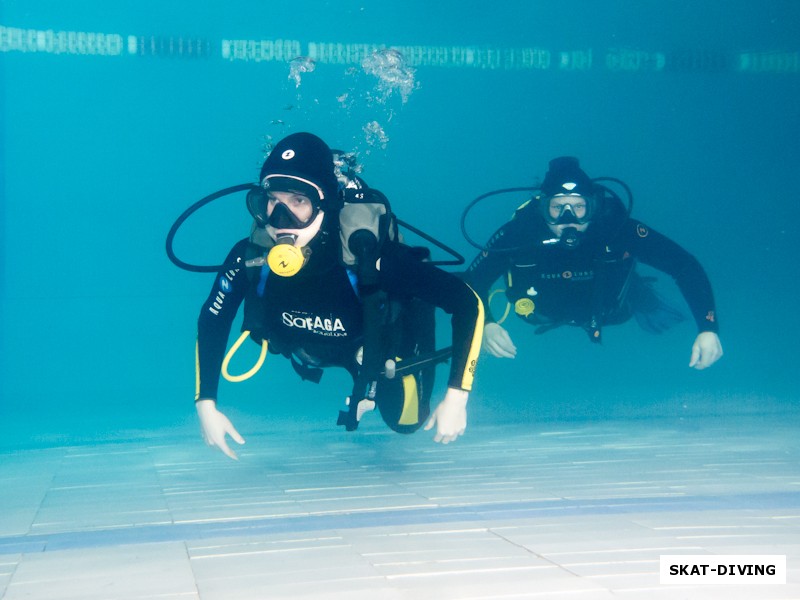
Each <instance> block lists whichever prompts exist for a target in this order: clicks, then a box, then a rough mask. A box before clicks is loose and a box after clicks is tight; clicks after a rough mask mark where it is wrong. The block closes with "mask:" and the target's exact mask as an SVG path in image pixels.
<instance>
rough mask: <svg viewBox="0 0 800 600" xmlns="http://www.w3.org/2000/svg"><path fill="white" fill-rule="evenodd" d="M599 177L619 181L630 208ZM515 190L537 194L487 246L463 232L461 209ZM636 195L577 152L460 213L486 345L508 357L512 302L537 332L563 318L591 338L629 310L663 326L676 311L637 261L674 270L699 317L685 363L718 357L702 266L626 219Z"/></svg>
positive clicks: (652, 325)
mask: <svg viewBox="0 0 800 600" xmlns="http://www.w3.org/2000/svg"><path fill="white" fill-rule="evenodd" d="M603 182H614V183H616V184H618V185H619V186H621V187H622V188H624V190H625V192H626V193H627V195H628V205H627V207H626V206H625V203H624V202H623V201H622V199H621V198H620V195H619V194H618V193H617V192H615V191H614V189H612V187H609V186H608V185H605V184H604V183H603ZM521 189H526V190H532V191H534V192H538V193H537V194H536V195H535V196H534V197H533V198H532V199H531V200H529V201H528V202H526V203H525V204H523V205H522V206H520V207H519V208H518V209H517V210H516V212H515V213H514V216H513V217H512V219H511V221H509V222H508V223H506V224H504V225H503V226H502V227H501V228H500V229H499V230H498V231H497V232H496V233H495V234H494V235H493V236H492V237H491V238H490V239H489V241H488V243H487V244H486V245H485V246H483V247H482V246H480V245H478V244H475V243H474V242H473V241H472V240H471V239H470V238H469V236H468V235H467V233H466V229H464V221H465V218H466V214H467V212H468V211H469V210H470V208H471V207H472V206H474V205H475V204H476V203H477V202H478V201H480V200H482V199H484V198H485V197H488V196H491V195H495V194H499V193H505V192H510V191H520V190H521ZM632 202H633V198H632V195H631V193H630V190H629V188H628V186H627V185H625V184H624V183H623V182H621V181H620V180H618V179H614V178H610V177H602V178H596V179H591V178H589V176H588V175H587V174H586V173H585V172H584V171H583V170H582V169H581V167H580V164H579V161H578V159H577V158H575V157H571V156H563V157H559V158H555V159H553V160H551V161H550V164H549V170H548V171H547V173H546V175H545V178H544V180H543V182H542V184H541V186H540V187H538V188H510V189H508V190H498V191H497V192H490V193H489V194H484V195H483V196H480V197H479V198H477V199H476V200H475V201H474V202H473V203H472V204H471V205H470V206H468V207H467V209H466V211H465V212H464V215H463V216H462V230H463V231H464V235H465V236H466V237H467V240H468V241H469V242H470V243H472V244H473V245H476V246H477V247H479V248H481V252H480V253H479V254H478V255H477V256H476V257H475V259H474V260H473V261H472V264H471V265H470V266H469V268H468V269H467V271H466V273H465V274H464V280H465V281H466V282H467V283H468V284H469V285H470V287H472V288H473V289H474V290H475V291H476V292H477V293H478V295H479V296H480V297H481V299H482V300H483V303H484V305H485V306H486V323H485V327H484V331H483V344H484V347H485V349H486V350H487V351H488V352H489V353H490V354H491V355H493V356H496V357H502V358H514V357H515V356H516V352H517V349H516V346H515V345H514V343H513V341H512V339H511V337H510V335H509V334H508V332H507V331H506V329H505V328H503V327H502V326H501V325H500V323H502V321H503V320H504V319H505V316H507V314H508V313H509V312H510V310H511V308H512V307H513V309H514V312H515V313H516V315H517V317H518V318H520V319H521V320H523V321H525V322H526V323H529V324H531V325H533V326H534V327H535V328H536V329H535V331H536V333H544V332H546V331H549V330H550V329H553V328H555V327H559V326H562V325H572V326H578V327H581V328H583V329H584V330H585V331H586V332H587V333H588V335H589V339H590V340H591V341H593V342H600V341H601V340H602V330H603V327H604V326H605V325H616V324H620V323H623V322H625V321H628V320H629V319H630V318H631V317H634V318H635V319H636V321H637V322H638V323H639V325H640V326H641V327H642V328H643V329H645V330H647V331H650V332H653V333H661V332H663V331H665V330H666V329H668V328H669V327H671V326H672V325H674V324H676V323H678V322H680V321H682V320H683V319H684V317H683V315H682V314H681V313H680V312H679V311H677V310H676V309H675V308H673V307H671V306H669V305H668V304H667V303H666V302H664V300H662V299H661V298H660V297H659V296H658V295H657V294H656V292H655V290H654V289H653V281H654V279H653V278H647V277H643V276H641V275H640V274H639V273H638V272H637V270H636V263H637V262H638V261H641V262H642V263H644V264H646V265H650V266H652V267H654V268H656V269H658V270H660V271H662V272H664V273H667V274H669V275H671V276H672V277H673V279H674V280H675V282H676V283H677V285H678V288H679V289H680V291H681V293H682V294H683V297H684V299H685V300H686V303H687V305H688V306H689V309H690V310H691V313H692V315H693V317H694V320H695V323H696V324H697V330H698V335H697V338H696V339H695V341H694V344H693V345H692V352H691V358H690V361H689V366H690V367H693V368H695V369H705V368H706V367H710V366H711V365H712V364H714V363H715V362H716V361H717V360H718V359H719V358H720V357H721V356H722V346H721V344H720V340H719V337H718V323H717V318H716V310H715V306H714V297H713V293H712V289H711V284H710V283H709V280H708V277H707V276H706V273H705V271H704V270H703V268H702V266H701V265H700V263H699V262H698V261H697V260H696V259H695V258H694V257H693V256H692V255H691V254H689V253H688V252H687V251H686V250H684V249H683V248H681V247H680V246H679V245H678V244H676V243H675V242H673V241H671V240H670V239H668V238H666V237H665V236H663V235H662V234H660V233H658V232H656V231H654V230H653V229H651V228H650V227H648V226H647V225H645V224H644V223H641V222H640V221H637V220H635V219H632V218H631V217H630V211H631V208H632ZM501 277H505V279H506V281H505V283H506V289H505V295H506V298H507V301H508V305H507V308H506V315H504V316H503V318H502V319H501V320H500V321H496V320H495V319H494V318H493V317H492V314H491V309H490V306H489V300H490V289H491V288H492V286H493V284H494V283H495V282H496V281H497V280H498V279H500V278H501Z"/></svg>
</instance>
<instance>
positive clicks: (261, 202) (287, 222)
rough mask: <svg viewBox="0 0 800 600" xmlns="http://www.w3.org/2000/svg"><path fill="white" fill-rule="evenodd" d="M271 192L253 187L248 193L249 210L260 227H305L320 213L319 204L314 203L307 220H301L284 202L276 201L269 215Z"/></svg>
mask: <svg viewBox="0 0 800 600" xmlns="http://www.w3.org/2000/svg"><path fill="white" fill-rule="evenodd" d="M268 203H269V192H267V191H266V190H264V189H262V188H260V187H259V188H253V189H252V190H250V191H249V192H248V194H247V210H249V211H250V214H251V215H252V216H253V219H255V221H256V223H257V224H258V225H259V227H266V226H267V225H271V226H272V227H274V228H275V229H305V228H306V227H308V226H309V225H311V223H313V222H314V219H316V217H317V215H318V214H319V205H317V204H315V205H314V210H313V212H312V213H311V216H310V217H309V218H308V220H307V221H305V222H304V221H301V220H300V219H298V218H297V216H296V215H295V214H294V213H293V212H292V211H291V209H290V208H289V207H288V206H286V205H285V204H284V203H283V202H276V203H275V208H273V209H272V214H271V215H269V216H267V204H268Z"/></svg>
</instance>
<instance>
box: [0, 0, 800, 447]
mask: <svg viewBox="0 0 800 600" xmlns="http://www.w3.org/2000/svg"><path fill="white" fill-rule="evenodd" d="M162 4H163V3H156V2H137V3H125V4H123V5H121V6H116V7H110V6H108V5H107V4H105V3H96V2H81V3H78V5H77V6H69V8H68V9H67V8H62V7H59V5H58V4H57V3H55V2H45V1H24V2H23V1H22V0H7V1H6V2H5V3H4V4H3V6H2V8H0V25H1V26H3V27H4V28H5V29H4V30H3V32H2V33H3V35H2V37H0V47H2V52H0V61H1V62H0V65H1V68H2V81H3V85H2V96H0V102H1V103H2V104H0V114H2V135H3V143H2V146H0V151H1V152H2V164H3V168H2V175H1V176H2V183H3V186H2V189H3V197H2V202H3V209H2V219H3V221H2V223H3V242H2V252H3V260H2V269H3V271H2V295H0V297H2V306H0V309H1V312H2V343H3V348H2V357H1V358H0V360H2V397H0V422H1V423H2V424H1V425H0V432H2V441H0V446H6V447H9V448H15V447H19V446H20V445H37V444H42V445H46V444H53V443H71V442H81V441H85V440H98V439H108V438H114V437H124V436H135V435H137V432H150V431H153V430H163V429H167V430H168V429H170V428H181V427H187V426H189V424H191V423H192V420H193V418H194V409H193V406H192V399H193V393H194V335H195V321H196V317H197V313H198V311H199V307H200V303H201V302H202V301H203V299H204V298H205V295H206V293H207V291H208V289H209V287H210V285H211V282H212V276H209V275H196V274H190V273H186V272H183V271H180V270H178V269H177V268H175V267H174V266H173V265H172V264H171V263H170V262H169V261H168V260H167V257H166V254H165V252H164V238H165V235H166V232H167V231H168V229H169V227H170V225H171V224H172V222H173V221H174V219H175V218H176V217H177V216H178V215H179V214H180V213H181V212H182V210H183V209H184V208H185V207H186V206H188V205H189V204H190V203H192V202H194V201H195V200H197V199H199V198H200V197H202V196H204V195H206V194H209V193H211V192H213V191H215V190H217V189H220V188H223V187H227V186H230V185H234V184H238V183H243V182H248V181H253V180H254V179H255V177H256V174H257V169H258V167H259V165H260V163H261V161H262V160H263V157H264V151H265V144H266V143H268V142H269V140H270V139H271V140H277V139H279V138H280V137H282V136H283V135H285V134H287V133H290V132H292V131H304V130H305V131H312V132H315V133H317V134H318V135H320V136H321V137H323V138H324V139H326V140H327V141H328V142H329V143H330V144H331V145H332V146H337V147H340V148H343V149H348V150H349V149H354V150H357V151H359V156H360V160H361V162H362V164H363V165H364V172H363V175H364V177H365V179H367V181H368V182H370V183H371V184H372V185H374V186H375V187H378V188H380V189H382V190H383V191H384V192H385V193H386V194H387V195H388V196H389V197H390V199H391V200H392V202H393V205H394V208H395V210H396V211H397V212H398V213H399V214H400V216H401V217H403V218H405V219H406V220H409V221H411V222H412V223H413V224H415V225H417V226H418V227H421V228H423V229H425V230H426V231H428V232H430V233H433V234H435V235H436V236H437V237H438V238H440V239H441V240H442V241H444V242H446V243H448V244H451V245H453V246H454V247H455V248H457V249H458V250H459V251H460V252H462V253H463V254H464V255H465V256H467V257H468V260H470V259H471V258H472V255H473V250H472V248H471V247H470V246H468V245H467V243H466V242H465V241H464V240H463V239H462V237H461V234H460V231H459V218H460V215H461V211H462V210H463V208H464V206H465V205H466V204H467V203H468V202H469V201H470V200H471V199H472V198H474V197H475V196H477V195H478V194H481V193H483V192H487V191H489V190H492V189H495V188H499V187H510V186H520V185H530V184H532V183H534V181H535V180H536V178H537V177H539V176H541V175H542V174H543V172H544V170H545V168H546V166H547V161H548V160H549V159H550V158H552V157H554V156H558V155H563V154H574V155H576V156H579V157H580V158H581V161H582V164H583V165H584V167H585V168H586V170H587V171H588V172H589V173H590V174H591V175H593V176H600V175H609V176H615V177H619V178H622V179H624V180H625V181H626V182H627V183H628V184H629V185H630V186H631V187H632V188H633V191H634V194H635V197H636V205H635V209H634V215H635V216H637V217H638V218H640V219H642V220H643V221H644V222H646V223H647V224H649V225H650V226H652V227H653V228H655V229H657V230H659V231H661V232H663V233H665V234H667V235H668V236H670V237H671V238H672V239H674V240H675V241H677V242H678V243H680V244H682V245H683V246H684V247H686V248H687V249H689V250H690V251H691V252H693V253H694V254H695V255H696V256H697V257H698V258H699V259H700V261H701V262H702V264H703V265H704V266H705V268H706V270H707V272H708V274H709V276H710V278H711V281H712V284H713V285H714V289H715V294H716V298H717V304H718V313H719V317H720V322H721V339H722V343H723V347H724V349H725V352H726V354H725V356H724V358H723V359H722V360H721V361H720V362H719V363H718V364H717V365H715V366H714V367H713V368H711V369H710V370H708V371H704V372H695V371H693V370H690V369H688V368H687V366H686V365H687V364H688V361H689V353H690V347H691V343H692V341H693V339H694V335H695V332H694V331H693V325H691V324H690V323H688V322H687V323H685V324H684V325H681V326H680V327H678V328H676V329H675V330H673V331H671V332H669V333H668V334H665V335H663V336H660V337H654V336H649V335H647V334H644V333H643V332H641V331H639V330H638V329H637V327H636V326H635V324H633V323H630V324H626V325H624V326H621V327H615V328H609V330H608V331H607V332H606V336H605V342H604V345H603V346H602V347H596V346H593V345H590V344H589V343H588V342H587V341H586V339H585V335H584V334H583V333H582V332H580V331H568V330H563V331H553V332H550V333H549V334H547V335H545V336H537V337H535V338H534V337H533V336H531V335H530V331H529V330H527V329H524V328H523V327H522V326H521V325H520V324H517V323H511V324H510V325H509V330H510V332H511V334H512V336H514V339H515V342H516V343H517V346H518V348H519V353H518V357H517V359H516V360H514V361H501V360H498V359H493V358H490V357H483V359H482V362H481V365H480V370H479V373H478V379H477V381H476V386H475V390H474V393H473V395H472V400H471V411H470V421H471V424H473V425H480V424H481V423H484V424H492V425H493V424H497V423H500V422H504V421H509V420H510V421H515V422H531V423H535V422H537V421H539V420H546V419H556V418H572V419H592V420H594V419H605V418H612V417H613V418H619V417H622V418H626V417H635V418H651V417H661V416H666V417H676V418H685V419H702V418H703V417H704V416H706V415H711V414H713V415H724V414H727V413H731V414H740V413H761V412H763V413H769V414H775V413H778V414H783V413H786V414H788V413H795V412H796V410H797V395H798V379H799V378H800V375H798V369H797V368H796V367H795V366H794V364H793V358H792V357H793V356H794V355H795V352H796V349H795V346H796V340H797V339H798V337H799V335H798V334H800V324H799V323H798V318H797V316H796V309H795V298H796V296H797V291H798V284H797V278H798V269H797V266H796V262H795V260H796V256H797V250H798V244H797V239H798V233H799V232H798V217H800V214H799V213H800V210H798V205H797V203H796V202H795V201H794V197H795V196H796V195H797V191H796V188H797V173H798V172H800V146H799V145H798V141H797V140H798V139H800V137H799V135H800V119H799V117H800V114H799V113H800V101H799V100H800V93H799V92H800V67H798V56H797V52H798V51H800V48H799V47H798V46H799V45H800V44H799V43H798V41H797V40H800V35H798V34H800V7H799V6H798V5H797V4H796V3H795V2H793V1H791V0H785V1H782V2H780V1H776V0H772V1H767V2H758V3H755V2H738V3H721V2H719V3H718V2H706V3H702V4H703V6H701V7H697V6H695V4H697V3H695V2H688V1H687V2H683V1H679V2H652V1H647V2H637V3H636V6H635V7H633V6H630V5H631V4H633V3H629V2H567V3H564V2H554V1H553V2H549V1H548V2H510V3H503V5H502V6H499V7H491V8H489V7H488V6H486V7H479V8H475V7H468V6H462V5H461V4H460V3H455V2H449V1H445V2H439V3H423V2H403V3H397V4H394V5H392V6H384V5H383V4H378V3H356V2H335V3H334V2H311V3H304V4H303V5H302V6H300V5H299V4H298V3H289V2H269V3H267V2H261V3H256V2H241V1H240V2H228V3H225V7H224V8H223V7H222V6H221V5H220V6H218V7H216V8H199V7H197V6H195V3H189V2H170V3H168V7H167V8H164V7H163V6H162ZM20 30H21V31H20ZM49 31H52V32H55V33H54V34H48V33H47V32H49ZM31 32H33V33H31ZM58 32H91V33H101V32H102V33H103V34H106V37H105V38H103V39H104V40H105V41H104V44H105V45H103V44H99V45H95V46H90V45H87V44H88V42H87V39H88V38H87V37H86V36H84V37H81V36H80V35H78V34H77V33H75V34H73V35H72V36H71V37H70V36H69V35H67V34H63V35H62V37H61V38H59V37H58ZM39 35H41V37H36V38H34V37H32V36H39ZM48 36H49V37H48ZM54 36H55V37H54ZM114 36H116V37H114ZM129 38H132V39H131V41H130V42H129ZM34 39H35V40H36V41H33V40H34ZM59 40H61V41H59ZM226 40H258V41H261V40H267V41H269V42H271V43H272V45H270V46H269V48H270V49H271V48H274V47H275V45H276V44H275V41H276V40H284V41H288V42H289V43H288V44H286V43H284V44H282V45H280V47H281V48H283V47H287V48H289V50H287V53H286V54H287V57H289V58H294V56H290V55H289V52H290V50H293V49H294V48H299V49H300V51H301V53H302V54H309V53H310V52H311V49H312V47H314V48H319V47H320V46H321V45H324V44H341V45H343V48H344V49H345V50H347V48H351V49H352V48H356V49H357V45H362V44H365V45H375V46H397V47H402V48H404V49H406V50H407V54H408V55H409V56H418V57H422V58H420V60H422V61H423V63H425V62H426V61H427V64H413V65H412V66H414V68H415V69H416V71H415V72H414V83H415V86H414V88H413V89H412V91H410V93H409V94H408V97H407V101H405V102H404V101H403V98H401V97H400V94H399V93H394V94H392V95H391V96H390V97H389V98H386V99H384V101H383V102H379V101H378V99H379V98H380V89H379V87H378V81H377V80H376V79H375V78H374V77H373V78H371V77H370V76H369V75H367V74H365V73H364V72H363V70H361V69H360V65H359V62H358V61H357V60H347V59H346V58H342V59H341V60H339V59H338V58H337V59H336V60H334V59H330V58H326V57H327V56H328V55H327V54H320V58H319V59H318V60H317V61H316V68H315V69H314V71H312V72H310V73H304V74H302V77H301V83H300V86H299V87H295V82H294V81H293V80H291V79H290V78H289V74H290V70H289V63H288V61H287V60H267V59H264V60H258V58H264V57H265V56H266V54H264V53H262V54H254V53H248V52H249V51H248V50H247V47H246V46H241V47H240V46H237V45H236V44H234V43H232V42H231V43H229V42H226ZM190 41H191V43H192V45H191V46H190V45H189V42H190ZM170 42H171V43H172V46H171V48H172V50H170ZM130 44H134V46H131V45H130ZM452 47H455V48H457V49H459V50H458V51H457V52H455V53H452V52H451V53H450V54H447V55H445V54H444V53H443V52H442V51H441V49H442V48H452ZM59 48H60V49H61V50H60V51H58V50H59ZM87 48H90V49H87ZM91 48H94V50H93V49H91ZM96 48H103V51H104V52H105V55H102V54H100V53H99V52H100V51H99V50H97V49H96ZM190 48H191V50H190ZM197 48H200V50H197ZM242 48H244V49H242ZM259 48H260V49H261V50H262V51H264V52H266V50H265V48H267V46H260V47H259ZM324 48H327V46H324ZM178 49H180V50H181V51H180V52H179V50H178ZM464 49H468V50H470V51H471V52H472V56H473V64H472V65H467V64H464V62H465V60H466V59H464V58H463V57H464V56H465V52H466V51H465V50H464ZM530 49H533V50H530ZM225 52H227V55H226V56H223V53H225ZM353 52H355V50H353ZM526 52H527V53H526ZM415 53H416V54H415ZM198 54H199V56H198ZM767 55H769V56H770V57H771V58H769V57H766V58H765V56H767ZM659 57H661V58H659ZM754 57H755V58H754ZM245 58H248V60H245ZM512 58H513V61H514V62H511V61H512ZM525 60H529V61H534V63H535V64H534V63H531V62H528V63H525V62H524V61H525ZM536 61H538V62H536ZM659 61H661V62H659ZM620 62H621V64H623V65H624V66H625V67H626V68H625V69H623V70H619V69H617V65H619V64H620ZM661 65H664V66H663V68H661ZM535 66H538V67H542V68H534V67H535ZM370 99H372V100H370ZM371 122H377V123H378V124H379V125H380V126H381V128H382V130H383V132H384V133H385V135H386V137H387V138H388V140H387V141H386V142H385V144H381V143H377V142H374V141H373V143H370V140H369V139H368V137H367V135H366V134H365V132H364V129H363V128H364V126H365V125H366V124H368V123H371ZM518 201H521V199H514V198H508V199H500V200H497V201H496V202H495V203H493V204H491V205H483V206H482V207H481V210H480V211H478V214H477V216H476V218H475V221H474V229H473V230H471V231H472V233H473V234H474V235H475V236H476V237H479V238H481V237H485V236H487V235H488V234H489V233H490V232H491V231H492V230H493V229H494V228H496V227H497V226H499V225H500V224H501V223H502V222H503V221H504V220H505V219H506V218H507V217H508V215H510V212H511V210H512V209H513V207H514V206H515V204H517V203H518ZM248 227H249V223H248V215H247V212H246V210H245V208H244V203H243V199H242V198H237V197H231V198H227V199H225V200H220V201H219V202H217V203H216V204H215V205H213V206H212V207H209V208H208V209H207V210H204V211H203V212H202V213H200V214H198V215H197V217H196V218H194V219H192V221H191V222H190V223H189V224H187V226H186V228H185V229H184V230H181V232H180V234H179V237H178V239H177V240H176V249H177V251H178V254H179V256H181V257H182V258H184V259H185V260H188V261H190V262H192V261H196V262H200V263H202V262H205V263H214V262H218V261H220V260H221V259H222V258H223V257H224V255H225V254H226V253H227V251H228V249H229V247H230V246H231V245H232V244H233V242H235V241H236V240H237V239H239V238H240V237H244V235H246V233H247V231H248ZM660 282H661V287H660V289H661V290H662V291H663V292H664V293H665V294H666V295H667V296H669V297H671V298H674V299H675V301H676V303H678V304H679V305H681V306H683V305H682V304H681V300H680V298H679V296H678V295H677V292H676V290H675V289H674V286H672V283H671V281H668V278H667V277H666V276H661V277H660ZM442 333H443V334H446V327H442ZM440 340H441V343H442V345H444V343H445V338H444V337H443V336H442V337H440ZM443 379H444V376H443V371H442V376H441V377H440V385H441V381H442V380H443ZM347 391H348V381H347V378H346V376H344V375H343V374H338V373H328V374H326V376H325V378H324V379H323V381H322V383H321V384H320V385H319V386H313V385H312V384H310V383H301V382H300V381H299V380H298V379H297V378H296V376H295V375H294V374H293V372H292V371H291V369H290V368H289V367H288V365H287V364H285V362H284V361H281V360H279V359H276V358H275V357H271V358H270V359H269V361H268V363H267V366H266V367H265V369H264V370H263V371H262V372H261V373H259V374H258V376H256V377H255V378H254V379H253V380H251V381H249V382H247V383H244V384H239V385H236V386H234V385H232V384H228V383H223V385H222V387H221V396H220V403H221V405H224V406H225V407H230V409H231V410H234V411H240V412H241V413H246V414H255V415H258V416H261V417H264V418H267V419H269V418H274V419H276V420H279V419H287V418H293V419H298V420H308V421H309V423H314V424H316V425H321V426H326V427H327V426H330V427H331V428H333V426H334V422H335V417H336V411H337V410H338V409H339V408H341V407H342V400H343V397H344V395H345V394H346V392H347Z"/></svg>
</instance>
